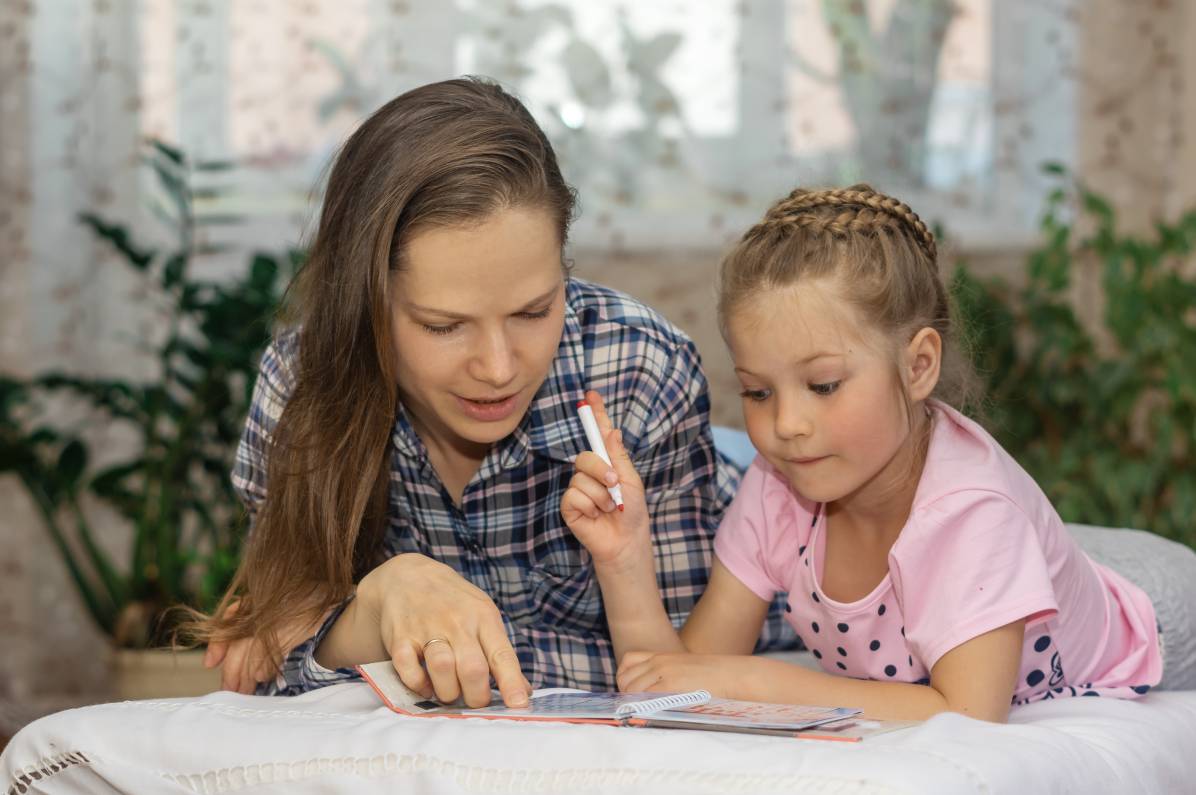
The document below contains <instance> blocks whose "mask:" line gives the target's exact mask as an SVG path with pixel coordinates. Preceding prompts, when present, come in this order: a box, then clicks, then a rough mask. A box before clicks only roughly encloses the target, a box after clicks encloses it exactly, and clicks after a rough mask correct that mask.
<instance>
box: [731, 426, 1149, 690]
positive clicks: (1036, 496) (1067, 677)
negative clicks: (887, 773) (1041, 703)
mask: <svg viewBox="0 0 1196 795" xmlns="http://www.w3.org/2000/svg"><path fill="white" fill-rule="evenodd" d="M934 409H935V418H936V419H935V430H934V433H933V435H932V438H931V444H930V448H929V452H928V456H927V463H926V467H925V468H924V471H923V475H922V480H921V482H920V483H919V487H918V491H917V495H916V496H915V499H914V504H913V507H912V509H911V513H910V519H909V521H908V522H907V524H906V525H905V527H903V528H902V531H901V534H900V536H899V537H898V539H897V541H896V542H895V543H894V544H893V547H892V549H891V550H890V552H889V571H888V574H887V575H886V576H885V577H884V578H883V579H882V580H881V581H880V582H879V583H878V584H877V585H876V587H875V588H874V589H873V590H872V592H871V593H869V594H868V595H867V596H865V597H863V598H862V599H859V600H857V601H854V602H850V603H844V602H838V601H836V600H835V599H833V598H831V597H830V596H828V595H827V594H826V593H825V592H824V591H823V590H822V588H821V585H820V584H821V582H822V579H823V571H824V556H825V549H826V533H827V523H826V517H825V512H824V511H823V509H822V506H821V505H818V504H815V503H811V502H809V501H807V500H804V499H802V498H801V497H799V496H797V495H795V494H794V493H793V492H792V491H791V490H790V489H789V485H788V483H787V482H786V481H785V480H784V478H783V476H782V475H781V474H780V473H779V472H777V470H775V469H774V468H773V467H772V466H771V465H769V464H768V463H767V461H765V460H764V459H763V458H757V459H756V461H755V462H753V464H752V466H751V467H750V468H749V470H748V473H747V474H746V475H745V476H744V479H743V482H742V484H741V486H740V491H739V493H738V495H737V496H736V498H735V502H734V503H733V504H732V506H731V508H730V509H729V510H728V511H727V514H726V516H725V517H724V519H723V522H722V525H721V526H720V528H719V531H718V535H717V537H716V539H715V554H716V555H717V556H718V558H719V560H720V561H721V562H722V563H723V565H724V566H726V567H727V569H728V570H729V571H730V572H731V573H732V574H734V575H735V576H736V577H737V578H739V579H740V580H741V581H742V582H743V583H744V584H745V585H746V586H747V587H748V588H750V589H751V590H752V591H753V592H755V593H756V594H757V595H759V596H760V597H761V598H763V599H771V598H772V597H773V595H774V594H775V593H776V592H778V591H784V592H787V593H788V594H789V597H788V605H787V609H786V612H785V618H786V619H787V620H788V621H789V622H790V623H791V624H792V625H793V627H794V629H795V630H796V631H797V634H798V636H799V637H800V638H801V640H802V642H803V643H805V645H806V647H807V648H809V649H810V650H811V652H812V654H813V656H814V658H815V659H817V660H818V661H819V664H820V665H821V666H822V668H823V670H825V671H827V672H828V673H831V674H835V675H840V676H851V677H855V678H859V679H873V680H878V681H889V682H908V683H914V684H929V682H930V671H931V669H932V668H933V667H934V665H935V663H936V662H937V661H938V660H939V659H940V658H941V657H942V655H943V654H945V653H947V652H948V651H950V650H951V649H953V648H955V647H957V646H959V645H961V644H962V643H965V642H967V641H968V640H971V639H972V638H975V637H977V636H979V635H981V634H984V633H985V632H988V631H990V630H993V629H996V628H997V627H1000V626H1004V625H1005V624H1008V623H1011V622H1013V621H1017V620H1025V621H1026V634H1025V642H1024V643H1023V647H1022V661H1021V665H1020V670H1019V674H1018V683H1017V686H1016V689H1015V691H1014V695H1013V702H1014V703H1026V702H1030V701H1038V700H1043V699H1050V698H1058V697H1064V696H1068V697H1070V696H1078V695H1084V696H1094V695H1106V696H1109V695H1112V696H1119V697H1126V698H1132V697H1135V696H1137V695H1140V694H1142V693H1144V692H1146V691H1147V690H1149V689H1150V687H1151V686H1153V685H1155V684H1157V683H1158V682H1159V680H1160V678H1161V675H1162V656H1161V651H1160V648H1159V643H1158V634H1157V625H1156V624H1155V618H1154V611H1153V608H1152V606H1151V604H1150V600H1149V598H1148V597H1146V595H1145V594H1144V593H1142V592H1141V590H1140V589H1137V588H1136V587H1135V586H1133V585H1132V584H1130V583H1129V582H1128V581H1126V580H1124V578H1121V577H1120V576H1119V575H1117V574H1115V573H1114V572H1112V571H1110V570H1108V569H1105V568H1104V567H1101V566H1099V565H1097V564H1095V563H1093V562H1092V561H1091V560H1089V559H1088V558H1087V557H1086V556H1084V553H1083V552H1082V551H1081V550H1080V549H1079V547H1078V546H1077V545H1076V544H1075V542H1074V541H1073V540H1072V539H1071V537H1070V536H1069V535H1067V532H1066V530H1065V529H1064V527H1063V524H1062V522H1061V521H1060V520H1059V518H1058V515H1057V514H1056V513H1055V512H1054V510H1053V509H1052V508H1051V507H1050V504H1049V503H1048V502H1047V501H1046V498H1045V497H1044V496H1042V493H1041V492H1040V491H1039V490H1038V489H1037V487H1036V486H1035V485H1034V484H1033V481H1032V480H1030V479H1029V476H1028V475H1026V474H1025V473H1024V472H1022V470H1021V469H1020V467H1018V466H1017V464H1016V463H1014V462H1013V461H1012V459H1009V457H1008V455H1007V454H1005V452H1004V451H1003V450H1001V449H1000V447H999V446H998V445H997V443H996V442H995V441H994V440H992V438H991V437H990V436H988V434H987V433H985V432H984V430H983V429H981V428H980V427H979V426H978V425H976V424H975V423H972V422H971V421H970V420H968V419H966V418H964V417H962V415H959V414H958V413H957V412H955V411H954V410H953V409H950V408H948V407H946V406H943V405H941V404H934ZM1030 517H1033V519H1031V518H1030ZM832 532H833V528H832Z"/></svg>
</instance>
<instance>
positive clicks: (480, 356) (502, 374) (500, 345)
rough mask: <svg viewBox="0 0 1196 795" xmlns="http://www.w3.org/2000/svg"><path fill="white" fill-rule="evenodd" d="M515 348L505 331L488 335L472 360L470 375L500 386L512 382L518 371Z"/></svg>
mask: <svg viewBox="0 0 1196 795" xmlns="http://www.w3.org/2000/svg"><path fill="white" fill-rule="evenodd" d="M517 369H518V368H517V365H516V358H515V350H514V347H513V346H512V345H511V342H510V340H508V339H507V335H506V334H504V333H498V332H496V333H493V334H489V335H487V336H486V338H485V340H484V341H483V343H482V347H481V348H480V349H479V350H478V352H477V355H476V356H474V357H473V360H472V362H471V368H470V370H471V372H470V375H471V376H473V377H474V378H476V379H477V380H478V381H481V382H483V383H485V384H489V385H490V386H492V387H495V388H498V387H503V386H506V385H507V384H510V383H511V381H513V380H514V379H515V375H516V372H517Z"/></svg>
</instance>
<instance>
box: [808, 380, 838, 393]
mask: <svg viewBox="0 0 1196 795" xmlns="http://www.w3.org/2000/svg"><path fill="white" fill-rule="evenodd" d="M841 383H843V382H842V381H828V382H827V383H825V384H810V391H811V392H813V393H814V394H815V395H823V396H826V395H833V394H835V392H836V391H837V390H838V389H839V384H841Z"/></svg>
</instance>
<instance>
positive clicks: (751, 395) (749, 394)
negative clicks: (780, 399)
mask: <svg viewBox="0 0 1196 795" xmlns="http://www.w3.org/2000/svg"><path fill="white" fill-rule="evenodd" d="M768 395H769V392H768V390H767V389H745V390H743V391H742V392H740V393H739V396H740V397H742V398H746V399H747V400H754V401H755V402H757V403H759V402H760V401H762V400H767V399H768Z"/></svg>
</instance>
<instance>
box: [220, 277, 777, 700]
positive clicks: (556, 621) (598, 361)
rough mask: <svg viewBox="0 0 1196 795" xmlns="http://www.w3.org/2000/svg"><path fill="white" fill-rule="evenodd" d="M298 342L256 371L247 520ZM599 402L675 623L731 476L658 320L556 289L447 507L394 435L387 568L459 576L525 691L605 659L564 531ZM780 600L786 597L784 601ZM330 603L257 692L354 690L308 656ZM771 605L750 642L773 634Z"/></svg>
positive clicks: (580, 681)
mask: <svg viewBox="0 0 1196 795" xmlns="http://www.w3.org/2000/svg"><path fill="white" fill-rule="evenodd" d="M296 343H297V335H296V334H295V333H294V332H292V333H290V334H287V335H284V336H282V337H280V338H279V339H277V340H276V341H275V342H274V343H273V344H272V345H271V346H270V347H269V348H268V349H267V350H266V352H265V355H264V356H263V358H262V364H261V371H260V374H259V376H258V381H257V385H256V387H255V390H254V396H253V402H252V405H251V407H250V411H249V417H248V419H247V421H246V425H245V433H244V436H243V438H242V440H241V444H240V446H239V448H238V450H237V457H236V464H235V467H234V469H233V475H232V479H233V484H234V486H235V487H236V488H237V491H238V492H239V493H240V495H241V496H242V498H243V499H244V501H245V503H246V505H247V506H248V508H249V511H250V514H251V516H252V514H253V512H254V510H255V508H256V506H257V505H258V504H259V503H260V502H261V501H262V500H263V499H264V498H265V496H266V486H267V484H266V455H267V450H268V441H269V438H270V433H271V431H272V429H273V427H274V423H275V422H276V421H277V419H278V417H279V416H280V415H281V412H282V408H283V406H284V404H285V402H286V399H287V396H288V395H289V394H290V391H291V388H292V385H293V383H294V377H293V371H292V363H293V361H294V359H295V355H296ZM586 389H594V390H597V391H598V392H599V394H601V395H602V396H603V399H604V400H605V402H606V405H607V408H608V410H609V412H610V416H611V420H612V422H613V423H614V424H615V426H616V427H619V428H621V429H622V430H623V437H624V444H626V446H627V449H628V450H629V451H630V452H631V455H632V458H633V460H634V461H635V465H636V468H637V470H638V471H639V473H640V476H641V477H642V478H643V481H644V486H645V489H646V492H647V499H648V511H649V515H650V516H651V517H652V538H653V545H654V549H655V555H656V572H657V580H658V583H659V585H660V592H661V596H662V597H663V599H664V604H665V608H666V609H667V610H668V613H669V616H670V617H671V618H672V620H673V623H674V624H675V625H677V626H679V625H680V624H681V623H682V622H683V621H684V620H685V617H686V616H687V615H688V614H689V612H690V610H691V609H692V608H693V606H694V604H695V602H696V601H697V599H698V597H699V596H700V595H701V593H702V591H703V589H704V588H705V586H706V581H707V577H708V575H709V571H710V566H711V555H712V539H713V535H714V531H715V529H716V528H717V526H718V522H719V519H720V517H721V516H722V514H723V511H724V509H725V508H726V506H727V505H728V504H729V503H730V501H731V498H732V497H733V496H734V492H735V488H736V487H737V485H738V482H739V475H740V473H739V472H738V470H736V469H735V468H734V466H733V465H732V464H730V463H729V462H728V461H727V460H726V459H724V458H722V457H721V456H718V455H716V453H715V450H714V445H713V442H712V441H711V436H710V428H709V424H708V415H709V400H708V396H707V389H706V378H705V376H704V375H703V373H702V368H701V361H700V359H699V357H698V353H697V350H696V348H695V347H694V345H693V343H692V342H691V341H690V340H689V339H688V338H687V337H686V336H685V335H684V334H683V333H682V332H681V331H679V330H678V329H676V328H675V327H673V326H672V325H671V324H670V323H669V322H668V321H666V320H665V319H664V318H663V317H661V316H660V315H659V314H657V313H656V312H654V311H652V310H651V309H649V308H647V307H646V306H644V305H643V304H640V303H638V302H636V301H634V300H632V299H630V298H629V297H627V296H625V295H623V294H621V293H618V292H615V291H613V290H610V289H607V288H604V287H599V286H597V285H593V284H590V283H587V282H584V281H581V280H578V279H571V280H570V281H569V283H568V287H567V291H566V302H565V325H564V332H563V334H562V336H561V343H560V347H559V349H558V351H557V355H556V358H555V360H554V361H553V363H552V368H551V370H550V372H549V373H548V377H547V378H546V379H545V381H544V384H543V386H541V388H540V390H539V392H538V393H537V395H536V397H535V398H534V399H533V401H532V403H531V405H530V407H529V409H528V412H527V414H526V416H524V418H523V421H522V422H521V423H520V424H519V426H518V427H517V428H516V429H515V431H514V432H513V433H512V434H511V435H510V436H508V437H507V438H505V439H503V440H502V441H500V442H498V443H496V444H495V445H494V447H493V448H492V449H491V450H490V452H489V454H488V455H487V456H486V458H485V460H483V461H482V465H481V468H480V469H479V470H478V472H477V473H476V474H475V475H474V476H473V479H472V480H470V482H469V483H468V484H467V485H466V487H465V492H464V495H463V497H462V500H461V504H460V506H457V505H455V504H454V503H453V501H452V499H451V498H450V496H449V494H448V492H447V491H446V490H445V488H444V486H443V485H442V483H441V481H440V478H439V477H438V476H437V474H436V471H435V470H434V469H433V467H432V465H431V464H430V463H429V461H428V456H427V451H426V449H425V447H424V444H423V442H422V441H420V439H419V437H418V436H417V435H416V433H415V431H414V430H413V428H412V425H411V421H410V418H409V416H408V415H407V413H406V412H405V410H404V409H403V408H402V406H400V407H399V409H398V411H397V416H396V418H395V424H394V430H393V435H392V458H391V473H390V520H389V521H390V526H389V529H388V531H387V534H386V538H385V542H384V544H385V551H386V554H387V556H391V555H397V554H399V553H404V552H417V553H420V554H422V555H427V556H428V557H431V558H433V559H435V560H438V561H440V562H442V563H445V564H447V565H449V566H451V567H452V568H453V569H455V570H456V571H457V572H458V573H460V574H461V576H462V577H465V578H466V579H468V580H469V581H470V582H472V583H473V584H474V585H476V586H477V587H479V588H480V589H482V590H483V591H485V592H486V593H487V594H489V595H490V597H491V598H492V599H493V600H494V602H495V604H496V605H497V606H498V608H499V610H500V611H501V613H502V616H503V622H504V624H505V626H506V630H507V635H508V637H509V638H510V639H511V643H512V644H513V645H514V647H515V650H516V652H517V653H518V655H519V661H520V664H521V667H522V669H523V672H524V674H525V675H527V677H528V679H529V680H530V681H531V683H532V686H533V687H576V688H582V689H587V690H605V689H610V688H611V687H613V686H614V673H615V668H616V665H615V660H614V655H613V650H612V646H611V642H610V636H609V634H608V631H607V627H606V618H605V615H604V612H603V607H602V596H601V593H600V591H599V587H598V581H597V578H596V577H595V575H594V571H593V568H592V567H591V566H590V565H589V555H588V553H587V552H586V551H585V549H584V548H583V547H582V546H581V545H580V544H579V543H578V541H577V540H576V539H575V538H574V536H573V534H572V532H570V530H569V528H568V527H566V525H565V523H564V521H563V519H562V518H561V512H560V503H561V497H562V496H563V494H564V492H565V489H566V488H567V487H568V484H569V480H570V478H571V477H572V475H573V459H574V458H575V457H576V456H577V455H578V454H579V453H581V452H582V451H583V450H585V449H587V448H586V447H585V436H584V434H583V432H582V428H581V424H580V422H579V421H578V419H577V413H576V404H577V401H578V400H579V399H580V398H581V397H582V394H583V393H584V391H585V390H586ZM782 598H783V597H782ZM343 608H344V606H343V605H342V606H341V607H340V608H338V609H337V610H335V611H333V613H332V614H331V615H330V616H329V618H328V619H327V620H326V621H325V622H324V624H323V626H322V627H321V628H320V630H319V631H318V632H317V633H316V635H315V636H314V637H312V638H310V639H308V640H307V641H306V642H304V643H303V644H301V645H299V646H298V647H296V648H295V649H293V650H292V651H291V652H290V654H289V655H288V656H287V659H286V661H285V663H284V665H283V670H282V673H281V674H280V676H279V677H278V679H277V681H276V682H274V683H272V684H269V685H263V686H262V687H261V688H259V692H261V693H275V694H284V695H291V694H296V693H300V692H304V691H306V690H311V689H313V688H316V687H320V686H323V685H327V684H333V683H336V682H342V681H346V680H348V679H351V678H354V677H355V676H356V673H355V672H354V671H352V670H350V669H339V670H335V671H332V670H328V669H325V668H323V667H322V666H320V665H319V664H318V663H316V661H315V659H314V650H315V648H316V647H317V646H318V645H319V643H320V641H321V640H322V639H323V637H324V635H325V634H326V633H327V631H328V630H329V629H330V628H331V626H332V624H333V623H334V622H335V620H336V618H337V617H338V616H339V615H340V612H341V610H343ZM783 626H784V622H783V621H781V619H780V611H779V609H777V605H774V609H773V611H772V612H771V614H770V617H769V621H768V625H767V626H766V628H765V633H764V638H763V640H762V645H768V644H769V641H770V640H773V639H776V638H778V637H780V636H782V635H784V634H785V633H784V629H783Z"/></svg>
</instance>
